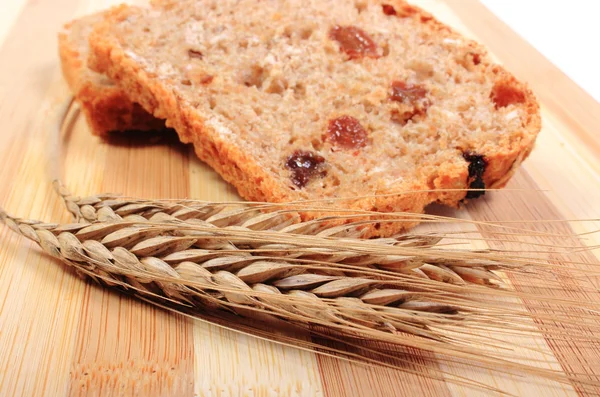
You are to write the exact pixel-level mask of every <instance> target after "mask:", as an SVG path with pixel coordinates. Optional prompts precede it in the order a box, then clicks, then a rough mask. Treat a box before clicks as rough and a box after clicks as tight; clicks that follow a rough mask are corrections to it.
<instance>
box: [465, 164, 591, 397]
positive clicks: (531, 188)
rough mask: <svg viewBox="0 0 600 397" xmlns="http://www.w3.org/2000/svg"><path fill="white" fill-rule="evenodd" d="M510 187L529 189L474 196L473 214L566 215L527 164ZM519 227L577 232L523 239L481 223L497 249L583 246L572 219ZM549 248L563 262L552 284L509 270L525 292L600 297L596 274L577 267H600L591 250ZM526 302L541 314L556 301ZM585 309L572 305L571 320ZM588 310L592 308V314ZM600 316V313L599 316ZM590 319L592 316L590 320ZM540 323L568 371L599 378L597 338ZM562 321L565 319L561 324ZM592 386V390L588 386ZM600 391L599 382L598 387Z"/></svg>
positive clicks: (510, 217)
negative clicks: (560, 333)
mask: <svg viewBox="0 0 600 397" xmlns="http://www.w3.org/2000/svg"><path fill="white" fill-rule="evenodd" d="M508 188H509V189H510V188H514V189H524V190H525V191H510V192H509V191H504V192H494V193H488V194H487V196H486V197H485V199H480V200H477V201H474V202H472V203H471V204H470V205H469V207H468V210H469V214H470V215H471V216H472V218H473V219H474V220H477V221H485V222H497V221H531V220H561V219H564V218H563V217H562V215H561V214H560V212H559V211H558V210H557V209H556V208H555V207H554V206H553V205H552V203H551V202H550V201H549V200H548V198H547V197H546V196H545V195H544V193H543V192H540V191H536V190H538V189H539V187H538V186H537V184H536V183H535V181H534V180H533V179H532V178H531V177H530V176H529V175H528V174H527V172H526V171H525V170H521V171H519V172H518V173H517V174H516V175H515V177H514V178H513V179H512V181H511V182H510V183H509V186H508ZM515 226H518V227H526V228H528V229H531V230H533V231H538V232H544V233H551V234H560V235H566V236H573V237H572V238H570V239H569V238H563V237H549V236H523V237H519V239H520V240H521V241H520V242H519V243H510V242H504V241H500V240H502V236H500V235H498V234H497V231H498V229H493V228H491V227H489V226H482V225H478V229H479V231H480V232H481V234H482V235H483V237H486V238H495V239H496V238H497V239H499V240H489V241H488V245H489V246H490V248H493V249H503V250H511V251H513V252H522V251H523V250H524V249H526V248H527V244H528V243H544V244H550V245H551V246H552V245H554V246H563V245H565V244H569V245H575V246H580V247H584V245H583V243H581V241H580V240H579V239H578V238H577V237H576V236H575V235H574V233H573V231H572V229H571V227H570V226H569V224H568V223H564V222H538V223H527V224H521V225H519V224H518V223H517V224H516V225H515ZM529 249H532V250H536V249H537V250H539V247H533V246H529ZM550 251H551V252H550V253H547V254H544V253H542V254H536V258H537V257H539V258H540V260H547V261H548V262H550V263H552V264H554V265H557V266H562V267H563V268H560V267H559V268H557V269H555V270H553V272H552V273H553V274H552V282H553V285H552V286H549V285H548V284H544V281H543V280H542V279H540V278H536V277H534V276H531V275H524V274H518V273H512V274H510V275H509V277H510V279H511V281H512V282H513V283H514V285H515V287H516V288H517V289H518V290H519V291H522V292H526V293H532V294H536V295H542V294H543V295H546V296H552V297H555V298H563V299H571V300H576V301H581V302H596V303H597V302H600V292H599V290H598V289H597V287H596V286H595V285H594V282H593V280H592V279H591V278H586V277H585V273H583V272H574V271H573V270H569V269H572V268H573V267H576V268H580V269H586V268H587V269H591V268H594V270H595V271H597V269H598V266H599V265H600V260H598V258H597V257H596V256H594V254H593V253H592V252H591V251H580V252H571V253H569V254H568V255H567V254H564V253H562V252H558V251H559V250H558V249H557V250H552V249H551V248H550ZM552 251H554V252H552ZM568 261H577V262H581V263H583V264H582V265H571V264H568V263H567V262H568ZM524 304H525V306H526V308H527V309H528V310H529V311H530V312H531V314H532V316H533V318H534V319H535V315H536V314H548V315H552V314H553V308H554V310H556V306H554V305H544V306H543V307H542V305H540V304H539V303H535V302H531V301H524ZM582 314H583V312H582V311H581V310H576V309H575V310H572V311H571V312H569V319H572V323H573V324H575V323H581V321H582ZM588 316H589V314H588ZM598 320H600V315H599V316H598ZM588 321H589V320H588ZM537 323H538V325H539V327H540V330H541V331H542V334H543V335H544V337H545V339H546V341H547V343H548V345H549V347H550V349H551V350H552V352H553V353H554V355H555V357H556V358H557V360H558V362H559V364H560V365H561V366H562V368H563V370H564V372H565V373H566V374H569V375H574V374H576V373H580V374H584V375H585V378H586V379H589V380H596V381H597V380H598V379H599V378H598V377H599V376H600V346H597V344H593V343H585V342H582V341H580V340H576V339H574V338H569V337H568V336H567V337H566V338H565V340H562V341H560V342H559V341H557V339H556V338H555V337H553V335H552V334H550V333H548V332H546V331H544V325H548V326H551V327H552V326H556V325H559V324H556V323H552V324H550V323H544V321H542V320H539V319H537ZM559 326H560V325H559ZM578 328H579V331H580V332H583V333H585V334H588V335H593V333H594V331H592V330H591V329H589V327H585V326H581V327H578ZM574 386H575V387H576V390H578V392H579V393H580V394H584V391H583V389H582V388H581V387H579V385H574ZM587 391H588V392H589V391H590V390H587ZM596 392H597V393H599V394H600V388H599V389H597V390H596Z"/></svg>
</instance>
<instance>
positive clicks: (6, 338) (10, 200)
mask: <svg viewBox="0 0 600 397" xmlns="http://www.w3.org/2000/svg"><path fill="white" fill-rule="evenodd" d="M413 2H414V3H415V4H417V5H420V6H422V7H424V8H426V9H427V10H429V11H430V12H432V13H434V14H435V15H436V16H437V17H439V18H440V19H442V20H443V21H444V22H446V23H448V24H450V25H452V26H454V27H455V28H456V29H457V30H459V31H460V32H461V33H463V34H465V35H467V36H470V37H472V38H475V39H478V40H480V41H482V42H483V43H484V44H486V45H487V46H488V47H489V48H490V50H491V52H492V54H493V56H494V57H495V58H496V59H498V60H499V61H501V62H502V63H504V64H505V65H506V66H507V67H508V68H509V69H511V70H513V71H514V72H515V73H516V74H517V75H518V76H519V77H521V78H523V79H525V80H527V81H529V82H530V83H531V85H532V87H533V89H534V91H535V92H536V93H537V95H538V97H539V98H540V100H541V102H542V115H543V125H544V129H543V132H542V134H541V135H540V138H539V141H538V145H537V147H536V149H535V150H534V152H533V153H532V155H531V157H530V159H528V160H527V162H526V164H525V166H524V167H523V169H522V170H521V171H520V172H519V173H518V175H517V176H516V177H515V179H514V180H513V181H512V182H511V184H510V186H509V188H514V189H519V190H514V191H504V192H497V193H492V194H488V196H487V198H485V199H483V200H477V201H476V202H473V203H471V204H469V206H468V207H467V208H465V209H462V210H460V211H454V210H448V209H441V208H433V209H432V211H436V212H442V213H443V214H446V215H452V216H456V217H461V218H465V219H474V220H505V221H511V220H516V221H522V220H541V219H551V220H561V219H563V220H564V219H578V218H579V219H581V218H596V219H600V137H599V136H598V134H597V131H596V128H597V126H598V125H600V105H599V104H598V103H596V102H595V101H593V99H591V98H590V97H589V96H588V95H587V94H585V92H583V90H581V89H580V88H579V87H577V86H576V85H575V84H574V83H572V82H571V81H570V80H569V79H568V78H566V76H564V75H563V74H562V73H561V72H560V71H558V69H556V68H555V67H554V66H553V65H551V64H550V63H549V62H547V61H546V60H545V59H544V58H543V57H542V56H541V55H540V54H539V53H537V52H536V51H535V50H534V49H532V48H531V47H530V46H529V45H528V44H527V43H525V42H524V41H523V40H521V39H520V38H519V37H518V36H517V35H516V34H515V33H514V32H511V31H510V29H508V28H507V27H506V26H505V25H504V24H502V22H500V21H499V20H498V19H497V18H495V17H494V16H493V15H492V14H491V13H490V12H489V11H488V10H487V9H485V7H483V6H482V5H481V4H480V3H478V2H477V1H476V0H413ZM116 3H118V1H116V0H18V1H14V2H3V3H2V4H1V5H0V27H1V28H0V60H1V61H0V122H1V123H0V125H2V126H3V132H2V133H0V158H1V159H2V160H3V167H0V180H1V181H2V184H1V185H0V205H2V206H3V207H4V208H6V209H7V210H8V211H10V212H11V213H14V214H17V215H19V216H23V217H35V218H41V219H45V220H55V221H65V220H67V219H68V216H67V214H66V212H65V211H64V210H63V208H62V206H61V204H60V203H59V201H58V200H57V199H56V197H55V196H54V194H53V193H52V188H51V184H50V182H51V179H52V178H53V177H56V176H60V177H61V178H62V179H63V180H64V181H65V182H66V183H68V185H69V187H70V188H71V189H73V190H74V191H76V192H77V193H78V194H81V195H85V194H93V193H97V192H100V191H113V192H118V193H123V194H127V195H135V196H144V197H163V198H175V197H177V198H184V197H191V198H198V199H205V200H238V199H239V197H238V196H237V194H236V193H235V191H234V190H233V189H232V188H231V187H230V186H229V185H227V184H226V183H225V182H223V180H222V179H221V178H220V177H219V176H218V175H216V174H215V173H214V172H213V171H212V170H210V169H209V168H208V167H207V166H205V165H204V164H202V163H201V162H200V161H199V160H197V159H196V158H195V156H194V154H193V152H192V150H191V148H190V147H188V146H184V145H181V144H179V143H177V142H176V141H175V140H174V138H173V135H169V134H167V135H165V136H162V135H160V134H150V136H148V135H142V136H132V135H122V136H118V137H116V138H114V139H111V141H109V142H104V141H100V140H99V139H97V138H95V137H92V136H90V134H89V131H88V129H87V126H86V124H85V122H84V120H83V119H82V118H81V117H79V118H75V119H74V122H73V123H72V125H71V126H70V128H68V129H65V130H64V131H63V134H62V135H60V136H59V135H58V131H57V130H56V128H54V127H55V122H56V117H57V115H58V114H59V113H60V110H61V108H62V107H63V106H64V104H65V102H66V101H68V98H69V93H68V90H67V87H66V84H65V83H64V82H63V80H62V77H61V75H60V71H59V68H58V58H57V55H56V32H57V31H58V30H59V29H60V26H61V25H62V24H63V23H64V22H66V21H67V20H69V19H70V18H72V17H74V16H76V15H83V14H86V13H88V12H92V11H95V10H99V9H102V8H105V7H107V6H109V5H112V4H116ZM527 225H528V226H530V227H532V228H536V229H538V230H541V229H543V230H551V231H557V232H562V233H573V234H575V233H589V232H592V231H595V230H599V229H600V222H569V223H544V224H534V223H532V224H527ZM433 227H436V228H437V229H438V230H439V228H441V227H442V226H439V225H438V226H431V225H429V226H420V228H421V229H422V230H430V229H431V228H433ZM443 228H449V230H463V231H472V232H478V233H481V234H482V235H484V236H491V234H490V233H491V232H490V231H489V230H487V229H486V228H483V227H475V226H473V225H468V224H461V225H444V226H443ZM538 239H539V237H538ZM537 241H538V242H539V241H543V242H545V243H549V244H555V245H558V244H560V241H554V240H552V239H549V238H547V237H545V238H543V239H542V240H537ZM573 241H574V242H575V243H577V244H582V245H588V246H590V247H591V246H596V245H600V234H598V233H597V234H587V235H586V236H585V238H583V239H578V238H575V237H574V239H573ZM465 242H467V243H470V244H471V245H473V246H474V247H476V248H486V247H491V248H501V247H502V248H506V247H508V246H507V245H506V244H504V245H501V244H500V243H498V242H493V241H492V242H488V243H484V242H482V241H479V240H472V241H468V240H465ZM528 242H535V241H533V240H531V241H529V240H524V241H523V242H522V244H526V243H528ZM519 246H521V247H522V245H519ZM510 247H511V248H518V247H517V246H510ZM547 255H548V258H549V259H551V260H553V261H555V262H557V263H559V262H561V260H564V259H565V258H564V257H561V256H560V255H559V254H557V253H549V254H547ZM577 255H578V256H577V258H578V259H580V260H581V261H582V262H584V263H586V264H589V266H597V265H598V264H599V258H600V251H599V250H598V249H596V250H593V251H588V252H585V253H579V254H577ZM569 259H573V258H571V257H570V258H569ZM580 266H585V265H580ZM556 279H557V280H558V281H559V282H560V283H563V284H562V285H563V287H561V288H559V289H557V288H553V289H551V290H549V289H548V286H546V285H538V286H536V287H537V288H539V289H540V290H544V291H545V292H548V291H550V292H552V293H554V294H557V295H556V296H566V295H569V296H577V297H580V298H581V299H595V300H598V299H599V298H600V296H598V292H597V291H598V290H599V285H598V282H597V280H595V279H592V278H589V279H586V278H577V279H574V278H573V277H570V276H569V273H568V271H567V270H565V271H564V272H558V273H557V274H556ZM511 280H512V281H513V282H515V283H516V284H517V285H522V284H524V283H523V281H524V280H522V279H515V278H514V277H513V278H512V279H511ZM524 307H525V308H527V307H528V306H527V302H525V305H524ZM530 309H531V308H530ZM532 315H534V316H535V313H532ZM572 315H573V318H574V319H577V316H578V313H577V312H574V313H573V314H572ZM532 321H533V320H532ZM599 323H600V320H599ZM507 339H508V340H510V342H511V343H517V344H519V345H522V346H534V347H536V348H537V351H536V352H529V353H528V357H529V358H530V359H532V360H539V362H538V365H540V366H542V367H545V368H555V369H561V370H563V371H565V372H567V373H568V372H569V371H578V372H583V373H586V374H588V375H589V376H590V378H591V377H597V376H600V374H599V373H598V368H600V359H599V357H600V351H598V350H599V349H598V346H593V345H583V346H582V345H581V344H579V343H578V342H577V341H575V340H568V339H567V340H565V341H562V342H561V343H560V344H556V343H555V341H553V340H552V339H550V338H548V337H547V335H544V334H543V332H540V334H539V335H536V336H528V337H519V338H517V337H515V336H507ZM422 360H427V361H428V362H431V361H433V364H430V365H431V366H430V369H431V370H433V368H435V367H434V366H437V367H438V368H439V369H441V370H443V371H445V372H446V373H447V375H446V382H442V381H440V380H434V379H431V378H429V377H427V376H426V374H425V373H423V374H420V375H415V374H411V373H409V372H402V371H393V370H389V369H381V368H369V367H364V366H359V365H356V364H350V363H348V362H344V361H339V360H334V359H330V358H325V357H322V356H317V355H315V354H313V353H309V352H306V351H301V350H298V349H294V348H289V347H284V346H280V345H277V344H274V343H270V342H266V341H262V340H259V339H257V338H252V337H248V336H245V335H241V334H239V333H234V332H231V331H228V330H225V329H222V328H219V327H217V326H214V325H210V324H207V323H204V322H201V321H194V320H189V319H186V318H184V317H182V316H179V315H174V314H170V313H166V312H164V311H162V310H158V309H155V308H152V307H151V306H149V305H146V304H143V303H141V302H138V301H136V300H133V299H130V298H128V297H124V296H121V295H118V294H116V293H113V292H111V291H108V290H105V289H102V288H100V287H98V286H96V285H93V284H91V283H89V282H86V281H83V280H81V279H79V278H78V277H77V276H76V275H75V274H74V273H73V272H72V271H70V270H69V269H67V268H65V267H64V266H62V265H60V264H59V263H57V262H55V261H53V260H51V259H50V258H48V257H46V256H45V255H42V254H41V253H40V252H39V251H38V250H37V249H35V248H34V247H33V246H32V245H31V244H29V243H28V242H26V241H24V240H22V239H20V238H17V237H16V236H14V235H13V234H11V233H9V231H8V230H7V229H6V228H0V395H1V396H33V395H35V396H62V395H73V396H77V395H96V396H109V395H124V396H129V395H131V396H133V395H144V396H163V395H164V396H167V395H177V396H207V397H208V396H210V397H213V396H223V397H225V396H254V397H258V396H274V395H277V396H338V395H339V396H354V395H364V396H398V395H432V396H433V395H436V396H437V395H443V396H465V395H469V396H472V395H486V394H487V393H486V392H485V391H484V390H477V389H472V388H467V387H465V386H463V385H461V384H458V383H456V382H452V381H451V380H452V378H453V377H455V376H463V377H466V378H469V379H473V380H476V381H480V382H483V383H485V384H488V385H490V386H492V387H496V388H499V389H502V390H504V391H506V392H507V393H511V394H513V395H522V396H533V395H543V396H575V395H578V394H579V395H581V394H583V393H582V392H581V390H576V389H575V388H573V387H570V386H568V385H559V384H555V383H552V382H546V381H544V380H540V379H525V378H522V377H518V376H507V375H498V374H497V373H492V372H488V371H481V370H475V369H472V368H468V367H464V366H459V365H457V364H456V363H452V362H447V361H444V360H443V359H442V358H441V357H435V356H433V355H427V354H423V353H419V354H417V355H415V356H414V360H413V362H412V363H411V364H410V365H407V369H408V370H411V369H417V370H419V371H421V370H422V369H421V367H420V366H419V361H421V362H422ZM599 392H600V391H599Z"/></svg>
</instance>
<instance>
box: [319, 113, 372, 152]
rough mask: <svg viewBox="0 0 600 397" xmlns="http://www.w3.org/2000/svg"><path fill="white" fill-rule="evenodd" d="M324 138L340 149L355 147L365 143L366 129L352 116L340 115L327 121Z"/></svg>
mask: <svg viewBox="0 0 600 397" xmlns="http://www.w3.org/2000/svg"><path fill="white" fill-rule="evenodd" d="M326 139H327V140H328V141H329V142H331V143H332V144H333V145H334V146H337V147H340V148H342V149H356V148H361V147H363V146H365V145H366V144H367V131H366V130H365V129H364V128H363V126H362V125H361V124H360V122H359V121H358V120H357V119H355V118H354V117H351V116H342V117H338V118H336V119H333V120H330V121H329V126H328V128H327V136H326Z"/></svg>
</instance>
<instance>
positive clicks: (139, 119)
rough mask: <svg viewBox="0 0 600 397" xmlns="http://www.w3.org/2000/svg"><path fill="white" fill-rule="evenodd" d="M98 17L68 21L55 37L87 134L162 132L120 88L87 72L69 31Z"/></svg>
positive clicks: (159, 122) (157, 122) (84, 56)
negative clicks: (137, 131) (87, 125)
mask: <svg viewBox="0 0 600 397" xmlns="http://www.w3.org/2000/svg"><path fill="white" fill-rule="evenodd" d="M101 17H102V15H101V14H94V15H90V16H88V17H84V18H82V19H79V20H74V21H71V22H69V23H67V24H66V25H65V26H64V29H63V31H62V32H61V33H60V34H59V35H58V48H59V56H60V61H61V69H62V72H63V75H64V77H65V80H66V81H67V84H68V85H69V88H70V89H71V92H72V93H73V95H74V96H75V98H76V99H77V101H78V102H79V104H80V105H81V109H82V111H83V114H84V115H85V117H86V120H87V122H88V124H89V126H90V130H91V131H92V133H93V134H94V135H98V136H106V135H108V134H109V133H110V132H115V131H128V130H139V131H146V130H160V129H164V128H165V124H164V121H163V120H160V119H157V118H155V117H154V116H153V115H152V114H150V113H148V112H147V111H145V110H144V108H143V107H142V106H140V105H139V104H137V103H135V102H133V101H131V100H130V99H129V97H128V96H127V94H126V93H125V92H124V91H123V90H122V89H121V87H119V86H118V85H116V84H115V85H108V84H106V83H105V82H103V81H102V78H101V76H98V75H96V74H95V73H94V72H92V71H91V70H89V69H88V68H87V62H86V61H87V54H86V53H82V52H81V50H80V43H78V42H77V38H75V37H73V31H72V28H73V27H74V25H75V24H87V23H92V22H93V21H95V20H101V19H102V18H101ZM106 80H108V79H106Z"/></svg>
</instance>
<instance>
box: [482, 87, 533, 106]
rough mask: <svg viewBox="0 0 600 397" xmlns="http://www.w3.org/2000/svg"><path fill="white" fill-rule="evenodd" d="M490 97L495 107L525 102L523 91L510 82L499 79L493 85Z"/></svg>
mask: <svg viewBox="0 0 600 397" xmlns="http://www.w3.org/2000/svg"><path fill="white" fill-rule="evenodd" d="M490 99H491V100H492V101H493V102H494V104H495V105H496V109H499V108H504V107H507V106H508V105H514V104H517V103H524V102H525V92H523V90H522V89H521V88H520V87H517V86H515V84H513V83H512V82H510V81H508V82H506V81H500V82H497V83H496V84H495V85H494V88H492V92H491V94H490Z"/></svg>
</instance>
